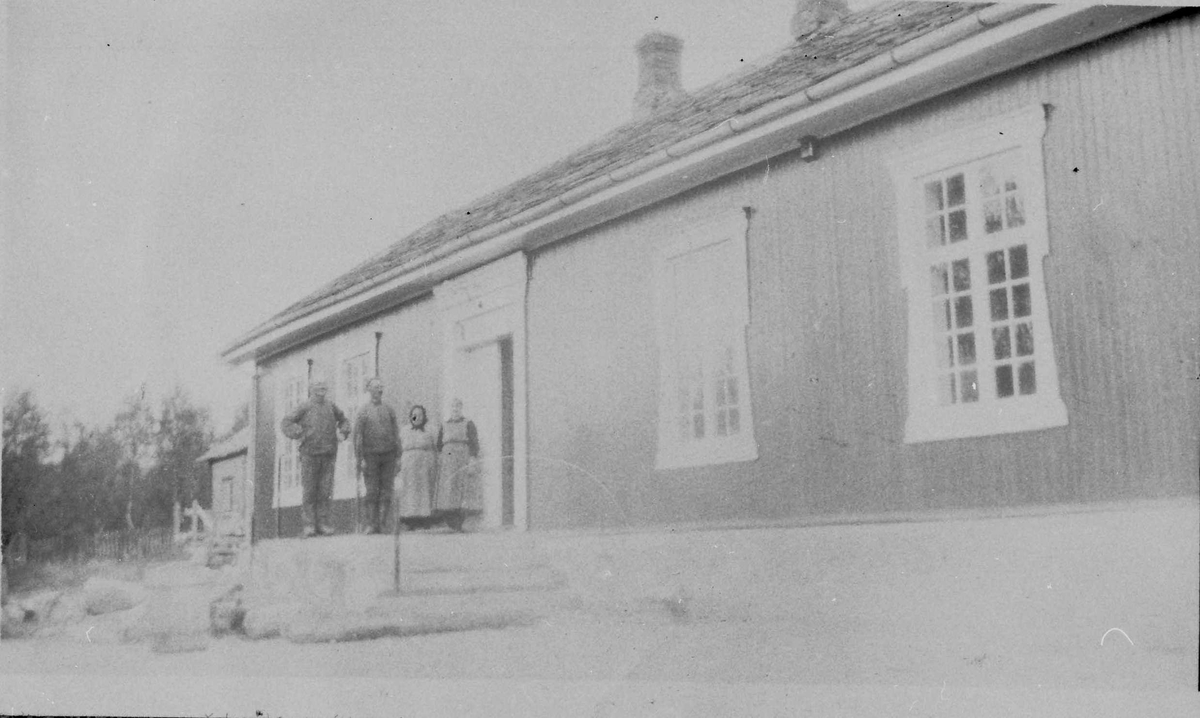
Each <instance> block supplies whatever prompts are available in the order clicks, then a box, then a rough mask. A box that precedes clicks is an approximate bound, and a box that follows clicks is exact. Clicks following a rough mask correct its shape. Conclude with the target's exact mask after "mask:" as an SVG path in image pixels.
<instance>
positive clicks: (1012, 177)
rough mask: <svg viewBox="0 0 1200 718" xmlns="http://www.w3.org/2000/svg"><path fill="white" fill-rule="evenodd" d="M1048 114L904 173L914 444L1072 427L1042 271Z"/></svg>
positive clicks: (973, 138) (1034, 112) (897, 168)
mask: <svg viewBox="0 0 1200 718" xmlns="http://www.w3.org/2000/svg"><path fill="white" fill-rule="evenodd" d="M1044 128H1045V119H1044V113H1043V111H1042V108H1041V107H1040V106H1039V107H1036V108H1031V109H1030V110H1027V111H1025V112H1022V113H1014V114H1013V115H1010V116H1008V117H1005V118H1001V119H1000V120H997V121H996V122H995V123H992V124H989V125H988V126H987V127H985V128H976V129H974V130H971V131H968V132H965V133H962V134H960V136H958V137H957V138H947V139H945V140H943V141H940V142H937V143H932V144H931V145H930V146H926V147H924V148H921V149H920V150H919V151H917V152H915V153H914V154H912V155H908V156H905V157H904V158H899V159H897V160H896V161H894V162H893V165H892V171H893V176H894V178H895V180H896V186H897V198H898V201H899V210H900V217H901V224H900V246H901V252H902V254H901V258H902V262H903V266H904V275H905V276H904V279H905V286H906V288H907V290H908V300H909V329H910V331H909V341H910V347H909V420H908V425H907V430H906V437H907V439H908V440H909V441H928V440H934V439H941V438H953V437H959V436H978V435H984V434H993V433H1003V432H1009V431H1022V430H1028V429H1039V428H1047V427H1050V426H1059V425H1061V424H1064V423H1066V409H1065V407H1064V406H1063V404H1062V401H1061V399H1060V398H1059V395H1058V383H1057V371H1056V369H1055V363H1054V354H1053V351H1052V349H1053V345H1052V342H1051V341H1050V322H1049V313H1048V311H1047V309H1048V308H1047V306H1046V288H1045V280H1044V278H1043V276H1042V271H1041V269H1042V267H1041V262H1042V259H1043V258H1044V257H1045V256H1046V254H1047V253H1048V251H1049V246H1048V244H1049V242H1048V236H1047V227H1046V219H1045V200H1044V192H1045V190H1044V186H1043V182H1044V180H1043V170H1042V162H1041V137H1042V134H1043V132H1044Z"/></svg>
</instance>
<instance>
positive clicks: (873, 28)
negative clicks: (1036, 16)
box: [243, 2, 987, 341]
mask: <svg viewBox="0 0 1200 718" xmlns="http://www.w3.org/2000/svg"><path fill="white" fill-rule="evenodd" d="M984 7H987V4H968V3H930V2H894V3H885V4H881V5H876V6H874V7H871V8H868V9H866V10H863V11H860V12H857V13H852V14H850V15H848V16H847V17H846V18H844V19H843V21H842V22H841V24H840V25H837V26H836V27H834V28H832V29H831V31H828V32H827V33H825V34H818V35H815V36H810V37H808V38H806V39H804V40H802V41H797V42H793V43H792V44H790V45H789V46H787V47H785V48H783V49H782V50H780V51H779V52H777V53H775V54H774V55H771V56H768V57H767V58H764V59H763V60H761V61H760V62H759V63H757V65H756V66H752V67H748V68H745V69H743V70H741V71H739V72H736V73H734V74H732V75H729V76H727V77H725V78H723V79H721V80H718V81H716V82H714V83H712V84H710V85H707V86H705V87H703V88H700V89H698V90H696V91H694V92H691V93H690V94H689V96H688V97H687V98H686V99H684V100H681V101H679V102H678V103H676V105H675V106H674V107H673V108H670V109H668V110H665V111H662V112H660V113H659V114H656V115H654V116H653V117H649V118H645V119H643V120H639V121H634V122H629V123H627V124H624V125H621V126H619V127H617V128H616V129H614V130H612V131H611V132H609V133H607V134H605V135H604V136H602V137H600V138H599V139H597V140H595V141H594V142H592V143H590V144H588V145H586V146H584V147H582V148H580V149H578V150H576V151H575V152H572V153H571V154H569V155H567V156H566V157H564V158H562V159H561V160H559V161H557V162H554V163H553V164H550V165H548V166H546V167H543V168H542V169H540V170H538V171H536V172H534V173H532V174H530V175H528V176H526V177H524V178H522V179H519V180H517V181H516V182H513V183H512V184H510V185H508V186H506V187H504V188H502V189H499V190H497V191H495V192H492V193H490V194H487V195H484V196H483V197H480V198H478V199H476V200H475V201H474V202H472V203H471V204H470V205H468V206H466V207H461V208H459V209H457V210H454V211H451V212H447V213H446V214H443V215H442V216H440V217H438V218H437V219H434V220H433V221H431V222H429V223H428V224H426V225H425V226H423V227H421V228H420V229H418V230H416V231H415V232H413V233H412V234H409V235H408V236H407V237H404V238H403V239H401V240H399V241H398V242H396V243H395V244H393V245H392V246H391V247H389V248H388V249H387V250H385V251H384V252H382V253H380V254H378V255H376V256H374V257H371V258H370V259H368V260H367V261H365V262H363V263H362V264H359V265H358V266H356V267H354V268H353V269H351V270H350V271H348V272H346V273H345V274H343V275H342V276H340V277H338V278H337V279H335V280H333V281H332V282H330V283H328V284H326V285H325V286H323V287H321V288H320V289H318V290H317V291H315V292H313V293H311V294H309V295H308V296H306V297H304V298H303V299H301V300H300V301H298V302H296V303H294V304H292V305H291V306H289V307H287V308H286V309H284V310H283V311H281V312H279V313H278V314H276V315H275V316H274V317H272V318H271V319H269V320H268V321H266V322H264V323H263V324H261V325H259V326H258V327H257V328H256V329H254V330H253V331H251V332H250V333H249V334H248V335H247V336H246V337H244V338H243V339H244V340H246V341H249V340H251V339H253V338H254V337H257V336H261V335H262V334H265V333H267V332H269V331H271V330H273V329H275V328H278V327H281V326H283V325H285V324H287V323H289V322H290V321H292V320H294V319H298V318H300V317H302V316H304V315H305V314H307V313H309V312H311V311H315V310H316V309H317V308H319V307H320V306H322V305H323V303H324V302H325V300H327V299H329V298H331V297H333V296H334V295H337V294H338V293H340V292H343V291H345V290H348V289H351V288H353V287H354V286H355V285H358V284H361V283H364V282H367V281H369V280H371V279H372V278H374V277H377V276H379V275H381V274H383V273H385V272H388V271H390V270H393V269H395V268H397V267H401V266H405V265H408V266H410V267H417V266H420V265H421V264H423V263H424V260H429V259H430V255H431V253H432V252H433V251H434V250H436V249H437V248H439V247H441V246H443V245H445V244H446V243H448V242H451V241H454V240H456V239H458V238H460V237H463V236H465V235H467V234H469V233H471V232H473V231H476V230H479V229H481V228H484V227H487V226H488V225H491V224H493V223H495V222H499V221H502V220H505V219H507V218H510V217H513V216H515V215H517V214H519V213H521V212H523V211H525V210H528V209H530V208H532V207H535V206H537V205H539V204H542V203H543V202H546V201H548V200H551V199H554V198H555V197H558V196H560V195H562V194H563V193H564V192H567V191H570V190H573V189H575V188H577V187H580V186H581V185H584V184H585V183H587V182H589V181H591V180H594V179H596V178H599V177H602V176H604V175H605V174H607V173H609V172H612V171H614V170H616V169H619V168H621V167H625V166H628V165H630V164H632V163H634V162H636V161H637V160H639V159H642V158H644V157H647V156H649V155H652V154H654V153H656V152H659V151H661V150H664V149H666V148H667V147H670V146H671V145H673V144H675V143H677V142H679V141H680V140H684V139H687V138H689V137H692V136H694V135H697V134H699V133H700V132H703V131H704V130H708V129H710V128H713V127H715V126H717V125H718V124H720V123H721V122H723V121H725V120H728V119H730V118H734V117H737V116H739V115H744V114H746V113H748V112H751V111H753V110H755V109H757V108H760V107H762V106H763V105H766V104H768V103H770V102H772V101H774V100H779V99H781V98H784V97H789V96H792V95H795V94H796V93H798V92H801V91H803V90H804V89H806V88H808V87H810V86H812V85H815V84H816V83H818V82H820V81H822V80H824V79H826V78H829V77H831V76H833V75H836V74H837V73H839V72H842V71H844V70H847V69H849V68H852V67H855V66H857V65H860V64H862V63H864V62H866V61H867V60H870V59H872V58H874V57H876V56H879V55H882V54H884V53H886V52H888V51H890V50H891V49H893V48H895V47H897V46H899V45H901V44H903V43H905V42H908V41H911V40H914V39H916V38H919V37H921V36H923V35H925V34H927V33H929V32H931V31H933V30H936V29H938V28H940V27H942V26H944V25H946V24H948V23H950V22H953V21H955V20H958V19H960V18H962V17H965V16H967V15H970V14H972V13H975V12H978V11H979V10H981V9H983V8H984Z"/></svg>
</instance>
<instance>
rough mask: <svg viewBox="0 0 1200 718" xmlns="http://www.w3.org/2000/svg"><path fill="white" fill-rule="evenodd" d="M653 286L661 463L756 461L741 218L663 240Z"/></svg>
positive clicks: (743, 224)
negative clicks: (655, 292) (655, 287)
mask: <svg viewBox="0 0 1200 718" xmlns="http://www.w3.org/2000/svg"><path fill="white" fill-rule="evenodd" d="M656 281H657V283H658V302H657V304H658V306H657V311H658V320H659V348H660V352H661V362H660V364H661V367H662V369H661V377H662V388H661V393H660V399H661V401H660V409H659V413H660V431H659V453H658V466H659V468H673V467H681V466H695V465H701V464H710V463H720V462H727V461H745V460H750V459H753V458H756V456H757V447H756V445H755V443H754V437H753V424H752V422H751V420H750V415H749V413H750V404H749V391H748V372H747V367H746V326H747V323H748V321H749V306H748V287H747V284H746V248H745V220H744V219H741V221H724V222H708V223H704V224H702V225H699V226H696V227H692V228H690V229H689V231H687V232H685V233H683V234H682V235H681V236H677V237H674V238H672V239H670V240H668V241H666V242H664V246H663V248H662V249H661V250H660V252H659V256H658V266H657V272H656Z"/></svg>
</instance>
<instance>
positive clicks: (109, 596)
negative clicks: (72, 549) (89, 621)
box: [83, 577, 146, 616]
mask: <svg viewBox="0 0 1200 718" xmlns="http://www.w3.org/2000/svg"><path fill="white" fill-rule="evenodd" d="M83 596H84V607H85V608H86V610H87V612H88V613H89V614H90V615H93V616H98V615H100V614H104V613H112V612H114V611H127V610H129V609H131V608H133V607H134V606H136V605H138V604H139V603H141V602H142V601H144V600H146V592H145V590H144V589H142V587H141V586H139V585H137V584H135V583H129V582H128V581H115V580H113V579H108V578H95V577H93V578H89V579H88V580H87V582H86V583H84V584H83Z"/></svg>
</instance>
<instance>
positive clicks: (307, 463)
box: [300, 452, 337, 531]
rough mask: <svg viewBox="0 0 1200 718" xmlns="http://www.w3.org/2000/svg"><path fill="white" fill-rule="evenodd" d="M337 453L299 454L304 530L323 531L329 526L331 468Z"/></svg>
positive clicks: (331, 492) (331, 484)
mask: <svg viewBox="0 0 1200 718" xmlns="http://www.w3.org/2000/svg"><path fill="white" fill-rule="evenodd" d="M335 464H337V453H336V452H335V453H332V454H315V455H314V454H305V453H304V452H300V485H301V486H302V487H303V488H304V506H303V507H302V509H301V516H302V517H303V519H304V528H306V529H314V530H317V531H325V530H326V529H327V528H328V526H329V524H328V521H329V502H330V500H331V499H332V498H333V467H334V465H335Z"/></svg>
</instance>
